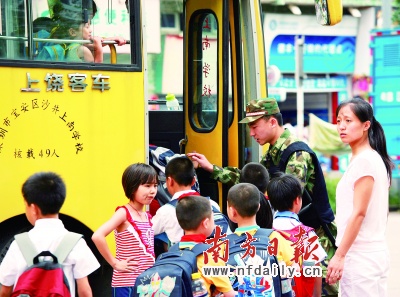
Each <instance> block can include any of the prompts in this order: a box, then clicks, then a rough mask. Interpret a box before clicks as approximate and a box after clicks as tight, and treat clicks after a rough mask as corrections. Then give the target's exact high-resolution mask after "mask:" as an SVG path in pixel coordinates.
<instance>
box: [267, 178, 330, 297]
mask: <svg viewBox="0 0 400 297" xmlns="http://www.w3.org/2000/svg"><path fill="white" fill-rule="evenodd" d="M267 192H268V197H269V200H270V202H271V204H272V206H273V207H274V208H275V209H276V210H277V212H276V213H275V216H274V221H273V228H274V229H275V230H278V231H279V232H280V233H281V234H282V235H283V236H284V237H285V238H287V240H288V242H290V243H291V244H293V245H295V246H297V247H298V248H299V251H301V252H300V253H296V254H297V255H299V257H298V259H297V262H298V263H299V265H303V264H305V263H307V264H309V265H311V266H316V265H319V263H320V262H322V261H323V260H324V259H325V258H326V256H327V255H326V252H325V250H324V249H323V247H322V246H321V244H320V243H319V241H318V236H317V234H316V233H315V231H314V229H313V228H311V227H308V226H305V225H304V224H302V223H301V222H300V220H299V217H298V215H297V214H298V213H299V211H300V209H301V206H302V188H301V184H300V180H299V179H298V178H297V177H295V176H294V175H291V174H284V173H277V175H276V177H274V178H273V179H271V181H270V182H269V184H268V187H267ZM303 233H304V234H303ZM300 235H301V236H300ZM321 284H322V276H321V277H305V276H304V275H301V276H300V277H295V286H294V287H293V288H294V291H295V292H296V296H297V297H308V296H321V288H322V286H321Z"/></svg>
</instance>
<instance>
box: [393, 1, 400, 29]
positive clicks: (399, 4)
mask: <svg viewBox="0 0 400 297" xmlns="http://www.w3.org/2000/svg"><path fill="white" fill-rule="evenodd" d="M395 3H396V8H395V10H394V11H393V14H392V21H393V24H394V25H395V26H400V0H395Z"/></svg>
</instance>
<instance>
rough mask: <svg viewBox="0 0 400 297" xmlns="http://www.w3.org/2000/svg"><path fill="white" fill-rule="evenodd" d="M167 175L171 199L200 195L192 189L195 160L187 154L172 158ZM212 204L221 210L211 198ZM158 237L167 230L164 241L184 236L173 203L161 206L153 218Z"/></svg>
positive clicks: (174, 240) (173, 241) (171, 240)
mask: <svg viewBox="0 0 400 297" xmlns="http://www.w3.org/2000/svg"><path fill="white" fill-rule="evenodd" d="M165 177H166V185H167V190H168V192H169V193H170V194H171V195H172V198H171V201H173V200H176V199H179V198H180V197H184V196H188V195H200V194H199V193H198V192H196V191H194V190H192V186H193V185H194V183H195V182H196V179H195V170H194V166H193V162H192V161H191V160H190V159H189V158H188V157H186V156H182V157H175V158H173V159H171V160H170V161H169V162H168V163H167V165H166V167H165ZM209 201H210V204H211V205H212V206H213V207H215V208H217V209H218V210H219V205H218V204H217V203H216V202H215V201H213V200H212V199H209ZM152 223H153V230H154V234H155V235H156V237H158V235H160V234H163V233H164V232H165V235H166V237H165V236H164V241H165V242H167V241H169V244H173V243H176V242H178V241H179V240H180V239H181V237H182V236H183V230H182V228H181V227H180V226H179V223H178V219H177V217H176V210H175V206H174V205H172V204H171V203H167V204H164V205H163V206H161V207H160V208H159V209H158V210H157V212H156V214H155V215H154V217H153V219H152ZM159 238H161V237H159Z"/></svg>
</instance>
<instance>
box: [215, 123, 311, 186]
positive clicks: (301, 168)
mask: <svg viewBox="0 0 400 297" xmlns="http://www.w3.org/2000/svg"><path fill="white" fill-rule="evenodd" d="M296 141H299V139H298V138H297V137H296V136H295V135H293V134H291V133H290V131H289V130H287V129H285V131H284V132H283V133H282V135H281V136H280V137H279V138H278V140H277V141H276V142H275V143H274V144H273V145H271V146H270V147H269V150H268V152H267V153H266V154H265V155H264V156H263V157H262V158H261V161H260V163H261V164H263V165H264V166H265V167H266V168H267V170H268V168H269V167H270V164H271V162H273V163H274V164H275V165H278V164H279V161H280V158H281V156H282V153H283V151H284V150H285V148H287V147H288V146H289V145H290V144H292V143H293V142H296ZM286 173H290V174H293V175H295V176H297V177H298V178H299V179H300V181H301V184H302V186H303V187H304V186H305V185H306V186H307V189H308V190H309V191H310V192H312V188H313V186H314V181H315V170H314V165H313V162H312V158H311V156H310V154H309V153H308V152H304V151H300V152H296V153H293V154H292V155H291V156H290V157H289V160H288V163H287V166H286ZM211 177H212V178H213V179H215V180H218V181H220V182H222V183H226V184H229V185H234V184H237V183H239V177H240V169H238V168H236V167H231V166H227V167H224V168H221V167H219V166H216V165H214V169H213V173H212V174H211Z"/></svg>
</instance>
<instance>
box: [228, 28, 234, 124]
mask: <svg viewBox="0 0 400 297" xmlns="http://www.w3.org/2000/svg"><path fill="white" fill-rule="evenodd" d="M229 36H231V35H230V34H229ZM228 61H229V63H228V65H229V75H228V79H229V86H228V92H229V98H228V122H229V126H230V125H232V121H233V100H232V99H233V98H232V96H233V85H232V64H233V61H232V44H231V40H230V39H229V59H228Z"/></svg>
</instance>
